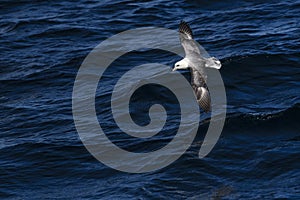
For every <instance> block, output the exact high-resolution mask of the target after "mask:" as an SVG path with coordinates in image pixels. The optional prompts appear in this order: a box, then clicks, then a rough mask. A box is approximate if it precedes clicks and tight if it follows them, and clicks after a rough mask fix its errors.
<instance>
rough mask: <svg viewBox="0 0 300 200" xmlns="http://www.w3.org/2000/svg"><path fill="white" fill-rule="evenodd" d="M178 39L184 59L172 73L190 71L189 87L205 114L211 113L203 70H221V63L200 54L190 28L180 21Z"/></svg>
mask: <svg viewBox="0 0 300 200" xmlns="http://www.w3.org/2000/svg"><path fill="white" fill-rule="evenodd" d="M179 39H180V42H181V45H182V47H183V49H184V52H185V57H184V58H183V59H182V60H180V61H178V62H176V63H175V65H174V68H173V71H175V70H177V69H190V72H191V85H192V88H193V90H194V93H195V96H196V98H197V102H198V104H199V105H200V107H201V108H202V109H203V110H204V111H205V112H210V111H211V103H210V95H209V90H208V87H207V85H206V80H207V75H206V73H205V68H206V67H209V68H215V69H220V68H221V66H222V65H221V62H220V61H219V60H218V59H217V58H215V57H210V58H205V57H204V56H203V55H201V53H200V49H199V47H198V44H197V43H196V42H195V40H194V39H193V32H192V30H191V28H190V26H189V25H188V24H187V23H186V22H185V21H181V22H180V24H179Z"/></svg>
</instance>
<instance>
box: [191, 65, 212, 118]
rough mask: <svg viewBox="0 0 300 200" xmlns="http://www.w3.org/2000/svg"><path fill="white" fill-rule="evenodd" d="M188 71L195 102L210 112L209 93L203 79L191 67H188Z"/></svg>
mask: <svg viewBox="0 0 300 200" xmlns="http://www.w3.org/2000/svg"><path fill="white" fill-rule="evenodd" d="M190 71H191V75H192V77H191V85H192V88H193V90H194V93H195V96H196V98H197V102H198V104H199V105H200V107H201V108H202V109H203V110H204V111H205V112H210V111H211V103H210V95H209V91H208V87H207V85H206V83H205V80H204V78H203V77H202V76H201V74H200V72H199V71H197V70H195V69H193V68H190Z"/></svg>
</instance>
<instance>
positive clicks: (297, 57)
mask: <svg viewBox="0 0 300 200" xmlns="http://www.w3.org/2000/svg"><path fill="white" fill-rule="evenodd" d="M0 14H1V15H0V65H1V66H0V75H1V76H0V91H1V95H0V106H1V112H0V124H1V126H0V198H1V199H14V200H15V199H30V200H33V199H72V200H73V199H300V186H299V183H300V125H299V121H298V120H299V116H300V89H299V87H300V66H299V64H300V39H299V38H300V37H299V33H300V1H299V0H285V1H283V0H270V1H261V0H259V1H252V0H242V1H236V0H233V1H228V0H225V1H216V0H213V1H206V0H179V1H171V0H142V1H133V0H125V1H120V0H115V1H108V0H103V1H95V0H79V1H66V0H62V1H41V0H36V1H28V0H20V1H8V0H0ZM181 20H185V21H186V22H188V23H189V24H190V26H191V28H192V29H193V32H194V38H195V40H196V41H197V42H199V43H200V44H201V45H202V46H203V47H204V48H205V49H206V50H207V52H209V54H210V55H211V56H215V57H217V58H219V59H220V61H221V63H222V68H221V69H220V74H221V76H222V79H223V81H224V86H225V89H226V96H227V116H226V120H225V125H224V129H223V131H222V134H221V137H220V138H219V140H218V142H217V144H216V145H215V147H214V148H213V150H212V151H211V152H210V153H209V154H208V155H207V156H206V157H205V158H203V159H199V157H198V152H199V148H200V146H201V141H203V137H204V133H205V130H206V129H207V127H208V124H209V120H208V118H209V117H208V118H205V116H206V114H204V118H205V119H204V120H201V121H200V122H199V123H200V125H199V129H198V134H197V136H196V138H195V140H194V141H193V143H192V145H191V146H190V148H188V150H187V151H186V152H185V153H184V154H183V155H182V156H181V157H180V158H179V159H178V160H176V161H175V162H173V163H172V164H170V165H168V166H167V167H164V168H162V169H158V170H155V171H152V172H147V173H137V174H136V173H126V172H121V171H118V170H115V169H112V168H110V167H108V166H106V165H104V164H103V163H101V162H99V161H98V160H97V159H96V158H94V157H93V156H92V155H91V154H90V153H89V152H88V150H87V149H86V148H85V146H84V145H83V143H82V142H81V140H80V138H79V135H78V133H77V130H76V127H75V123H74V120H73V114H72V92H73V86H74V81H75V78H76V75H77V72H78V70H79V68H80V66H81V64H82V63H83V61H84V59H85V58H86V56H87V55H88V54H89V53H90V52H91V51H92V50H93V49H94V48H95V47H96V46H97V45H98V44H100V43H101V42H102V41H104V40H106V39H107V38H110V37H112V36H113V35H115V34H118V33H120V32H123V31H126V30H130V29H135V28H142V27H149V26H150V27H161V28H168V29H172V30H178V24H179V23H180V21H181ZM178 42H179V40H178ZM179 59H180V57H179V56H177V55H173V54H170V53H168V52H164V51H159V50H144V51H141V52H138V51H137V52H131V53H129V54H126V55H124V57H123V59H122V58H120V61H119V62H116V63H113V64H112V65H114V66H113V67H112V66H110V69H109V70H108V71H107V72H106V73H105V74H104V75H105V77H104V78H103V79H104V80H100V82H101V81H103V82H101V83H99V85H98V90H97V95H96V110H97V117H98V120H99V123H100V124H101V126H102V127H104V128H103V129H104V130H105V134H106V135H107V136H108V137H109V138H110V139H112V140H114V141H115V144H117V145H120V146H121V147H122V148H124V149H126V150H130V151H136V152H143V151H147V152H150V151H154V150H156V149H159V148H161V147H162V146H164V145H166V144H168V143H169V142H170V141H171V139H172V138H173V137H174V136H175V132H176V130H177V128H178V120H179V119H180V118H178V106H175V105H176V103H177V102H176V100H172V98H171V97H173V96H172V93H170V92H165V90H164V89H163V88H161V87H160V86H158V85H148V86H145V88H144V89H143V88H141V89H140V91H137V92H136V93H135V94H134V96H133V97H132V100H133V103H132V105H131V107H130V109H131V112H132V116H133V119H134V121H135V122H136V123H137V124H139V125H145V123H146V124H147V122H149V116H148V109H147V108H149V105H150V104H151V102H152V103H153V102H156V101H157V98H156V97H158V96H157V95H159V94H162V93H163V94H164V95H163V97H164V100H163V101H158V102H159V103H161V104H162V105H163V106H164V107H165V108H166V110H167V111H168V112H167V113H168V118H167V119H168V120H170V121H168V122H167V124H166V126H165V128H164V129H163V130H162V131H161V133H159V134H158V135H156V136H155V137H154V138H149V140H146V139H145V140H144V139H143V140H132V138H128V137H126V134H124V133H122V132H121V130H120V129H119V128H118V127H117V126H116V124H115V123H114V120H113V119H112V114H111V111H110V110H111V109H110V98H111V92H112V89H113V86H114V84H116V83H117V81H118V79H119V78H120V77H119V76H121V75H122V74H124V73H125V72H126V71H128V70H130V69H131V68H132V67H133V66H135V65H140V64H144V63H145V62H160V63H162V64H165V65H168V66H170V67H171V66H173V65H174V63H175V62H176V61H178V60H179ZM180 73H181V74H183V75H184V77H185V78H186V79H187V80H189V79H190V73H189V71H188V70H182V71H180ZM101 88H102V89H101ZM147 102H148V103H147Z"/></svg>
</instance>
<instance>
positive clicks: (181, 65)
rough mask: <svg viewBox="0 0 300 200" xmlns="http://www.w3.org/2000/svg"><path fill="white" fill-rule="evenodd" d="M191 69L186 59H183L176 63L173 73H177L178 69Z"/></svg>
mask: <svg viewBox="0 0 300 200" xmlns="http://www.w3.org/2000/svg"><path fill="white" fill-rule="evenodd" d="M187 68H189V64H188V62H187V61H186V60H185V59H182V60H180V61H178V62H177V63H175V65H174V68H173V71H176V70H177V69H187Z"/></svg>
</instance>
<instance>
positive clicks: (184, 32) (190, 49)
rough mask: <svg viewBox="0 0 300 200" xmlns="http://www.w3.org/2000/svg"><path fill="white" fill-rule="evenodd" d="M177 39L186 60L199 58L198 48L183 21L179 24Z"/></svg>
mask: <svg viewBox="0 0 300 200" xmlns="http://www.w3.org/2000/svg"><path fill="white" fill-rule="evenodd" d="M179 38H180V42H181V45H182V47H183V49H184V52H185V57H186V58H189V59H191V60H192V59H195V58H200V57H201V53H200V50H199V47H198V45H197V43H196V42H195V41H194V39H193V32H192V29H191V28H190V26H189V25H188V24H187V23H186V22H185V21H181V22H180V24H179Z"/></svg>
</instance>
